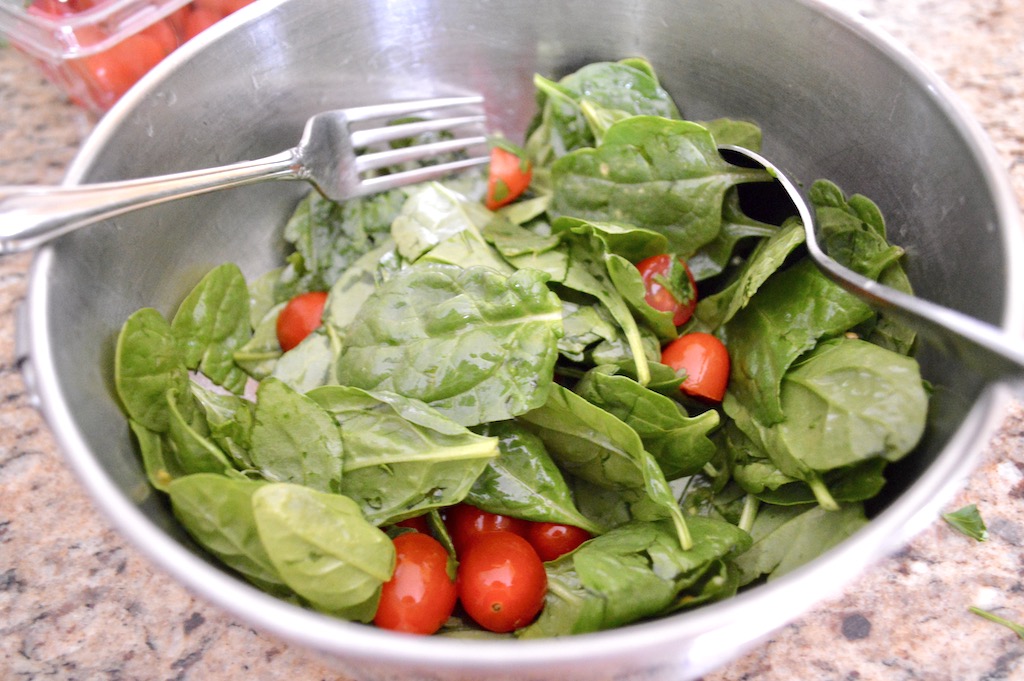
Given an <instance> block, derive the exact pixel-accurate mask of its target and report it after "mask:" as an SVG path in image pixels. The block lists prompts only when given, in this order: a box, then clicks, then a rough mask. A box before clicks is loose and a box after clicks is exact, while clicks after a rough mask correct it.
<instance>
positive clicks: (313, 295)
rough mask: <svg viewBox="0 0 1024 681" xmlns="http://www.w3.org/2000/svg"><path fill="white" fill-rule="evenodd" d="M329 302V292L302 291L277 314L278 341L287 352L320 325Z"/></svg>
mask: <svg viewBox="0 0 1024 681" xmlns="http://www.w3.org/2000/svg"><path fill="white" fill-rule="evenodd" d="M326 303H327V293H326V292H324V291H311V292H309V293H300V294H299V295H297V296H295V297H294V298H292V299H291V300H289V301H288V304H287V305H285V306H284V309H282V310H281V314H279V315H278V316H277V342H278V343H280V344H281V349H282V350H284V351H285V352H287V351H289V350H291V349H292V348H294V347H295V346H296V345H298V344H299V343H301V342H302V341H303V339H305V338H306V336H308V335H309V334H311V333H313V332H314V331H315V330H316V329H317V327H319V326H320V321H321V318H322V317H323V314H324V305H325V304H326Z"/></svg>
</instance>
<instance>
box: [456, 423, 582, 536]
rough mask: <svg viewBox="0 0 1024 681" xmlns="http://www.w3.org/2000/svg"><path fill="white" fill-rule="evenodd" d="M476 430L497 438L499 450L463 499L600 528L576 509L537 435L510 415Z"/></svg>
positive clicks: (509, 511)
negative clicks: (510, 417)
mask: <svg viewBox="0 0 1024 681" xmlns="http://www.w3.org/2000/svg"><path fill="white" fill-rule="evenodd" d="M479 432H480V434H481V435H486V436H490V437H496V438H498V450H499V454H498V456H497V458H495V459H492V460H491V461H490V462H488V464H487V467H486V468H484V470H483V472H482V473H481V474H480V477H478V478H477V479H476V482H474V483H473V486H472V487H471V488H470V490H469V493H468V494H467V495H466V499H465V501H466V502H467V503H469V504H472V505H473V506H476V507H477V508H480V509H483V510H485V511H488V512H490V513H497V514H500V515H509V516H513V517H516V518H524V519H526V520H533V521H536V522H548V523H564V524H567V525H575V526H576V527H581V528H583V529H585V530H587V531H588V532H590V533H592V534H600V533H601V531H602V528H601V527H600V526H598V525H596V524H594V523H593V522H591V521H590V520H589V519H587V518H586V516H584V515H583V514H581V513H580V512H579V511H578V510H577V509H576V504H575V502H573V498H572V492H570V491H569V486H568V485H567V484H566V482H565V479H564V478H563V477H562V473H561V471H559V470H558V466H556V465H555V462H554V461H553V460H552V459H551V456H550V455H549V454H548V452H547V450H546V449H545V448H544V443H543V442H542V441H541V439H540V438H539V437H537V436H536V435H534V434H533V433H531V432H530V431H528V430H526V429H525V428H524V427H523V426H522V425H520V424H517V423H515V422H514V421H501V422H498V423H491V424H488V425H487V426H485V427H483V428H481V429H480V431H479Z"/></svg>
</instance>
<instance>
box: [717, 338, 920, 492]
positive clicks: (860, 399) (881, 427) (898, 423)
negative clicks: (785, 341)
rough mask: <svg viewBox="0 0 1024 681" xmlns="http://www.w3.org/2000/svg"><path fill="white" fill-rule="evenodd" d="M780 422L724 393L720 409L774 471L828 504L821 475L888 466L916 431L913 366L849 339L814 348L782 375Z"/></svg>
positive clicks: (917, 382)
mask: <svg viewBox="0 0 1024 681" xmlns="http://www.w3.org/2000/svg"><path fill="white" fill-rule="evenodd" d="M780 395H781V406H782V409H783V413H784V414H785V417H784V419H783V420H782V421H780V422H778V423H776V424H774V425H772V426H765V425H763V424H761V423H760V422H758V421H757V419H755V418H751V417H750V415H749V414H747V413H746V412H745V411H744V409H743V407H742V405H740V404H738V402H737V401H736V400H735V399H734V398H732V397H731V396H730V395H728V394H727V395H726V399H725V401H724V402H723V407H724V409H725V412H726V414H728V415H729V416H730V417H731V418H733V419H734V420H735V422H736V425H737V426H738V427H739V428H740V429H741V430H743V432H744V433H745V434H746V435H747V436H748V437H749V438H750V439H751V440H752V441H753V442H755V443H757V445H758V446H759V447H760V448H761V449H762V450H764V451H765V452H767V454H768V456H769V457H770V458H771V460H772V462H773V463H774V464H775V465H776V466H777V467H778V468H779V470H780V471H781V472H782V473H784V474H785V475H788V476H790V477H792V478H796V479H799V480H803V481H805V482H807V483H808V484H809V485H810V486H811V489H812V490H813V491H814V495H815V497H816V498H817V499H818V501H819V503H821V504H822V505H823V506H827V507H835V500H834V499H832V498H831V496H830V495H829V492H828V488H827V487H826V485H825V483H824V481H823V479H822V477H821V473H822V472H824V471H829V470H833V469H837V468H842V467H845V466H852V465H855V464H858V463H862V462H865V461H867V460H869V459H871V458H874V457H881V458H882V459H885V460H887V461H895V460H897V459H899V458H901V457H902V456H904V455H905V454H907V453H908V452H909V451H910V450H911V449H912V448H913V447H914V445H916V444H917V441H918V440H919V439H920V437H921V434H922V433H923V431H924V425H925V414H926V410H927V395H926V393H925V390H924V387H923V385H922V382H921V376H920V370H919V368H918V365H917V363H916V362H915V361H914V360H912V359H909V358H907V357H904V356H903V355H900V354H898V353H895V352H892V351H890V350H886V349H884V348H881V347H879V346H877V345H873V344H871V343H867V342H865V341H861V340H854V339H848V338H846V339H837V340H832V341H827V342H824V343H822V344H821V345H820V346H819V347H818V348H816V349H815V350H814V351H813V352H812V353H810V354H808V356H807V357H806V358H804V359H803V360H801V361H800V362H799V363H798V364H796V365H794V366H793V368H792V369H791V370H790V371H789V372H788V373H787V374H786V376H785V378H784V380H783V381H782V386H781V391H780Z"/></svg>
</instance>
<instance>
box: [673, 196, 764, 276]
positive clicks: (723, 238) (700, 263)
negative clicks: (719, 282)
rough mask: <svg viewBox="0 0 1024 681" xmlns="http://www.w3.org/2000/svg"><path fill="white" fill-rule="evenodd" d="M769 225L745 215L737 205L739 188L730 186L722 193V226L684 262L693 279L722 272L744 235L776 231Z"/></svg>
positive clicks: (762, 235)
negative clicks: (712, 237)
mask: <svg viewBox="0 0 1024 681" xmlns="http://www.w3.org/2000/svg"><path fill="white" fill-rule="evenodd" d="M778 229H779V228H778V227H777V226H776V225H770V224H768V223H766V222H761V221H760V220H755V219H753V218H751V217H749V216H747V215H746V214H745V213H744V212H743V210H742V208H740V201H739V192H738V191H737V189H736V187H733V188H732V189H730V190H729V191H727V192H726V193H725V200H724V202H723V204H722V228H721V229H720V230H719V232H718V236H716V237H715V238H714V239H713V240H712V241H709V242H708V243H706V244H704V245H703V246H701V247H700V248H699V249H697V252H696V253H694V254H693V255H692V256H690V258H688V259H687V261H686V264H687V265H689V267H690V273H691V274H692V275H693V278H694V279H695V280H696V281H703V280H705V279H710V278H711V277H714V276H717V275H719V274H721V273H722V272H723V271H725V270H726V268H727V267H728V266H729V264H730V262H731V261H732V259H733V254H734V252H735V251H736V248H737V246H738V245H739V243H740V242H741V241H743V240H744V239H750V238H756V237H770V236H771V235H772V234H774V233H775V232H777V231H778Z"/></svg>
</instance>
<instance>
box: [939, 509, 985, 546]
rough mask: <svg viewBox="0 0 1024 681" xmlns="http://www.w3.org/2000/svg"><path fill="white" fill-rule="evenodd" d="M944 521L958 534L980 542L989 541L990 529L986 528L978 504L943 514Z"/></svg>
mask: <svg viewBox="0 0 1024 681" xmlns="http://www.w3.org/2000/svg"><path fill="white" fill-rule="evenodd" d="M942 519H943V520H945V521H946V522H947V523H949V525H950V526H951V527H953V528H955V529H956V530H957V531H958V532H960V533H962V534H964V535H966V536H968V537H970V538H971V539H977V540H978V541H986V540H987V539H988V528H986V527H985V521H984V519H982V517H981V514H980V513H979V512H978V506H977V504H968V505H967V506H964V507H962V508H959V509H957V510H955V511H950V512H949V513H943V514H942Z"/></svg>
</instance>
